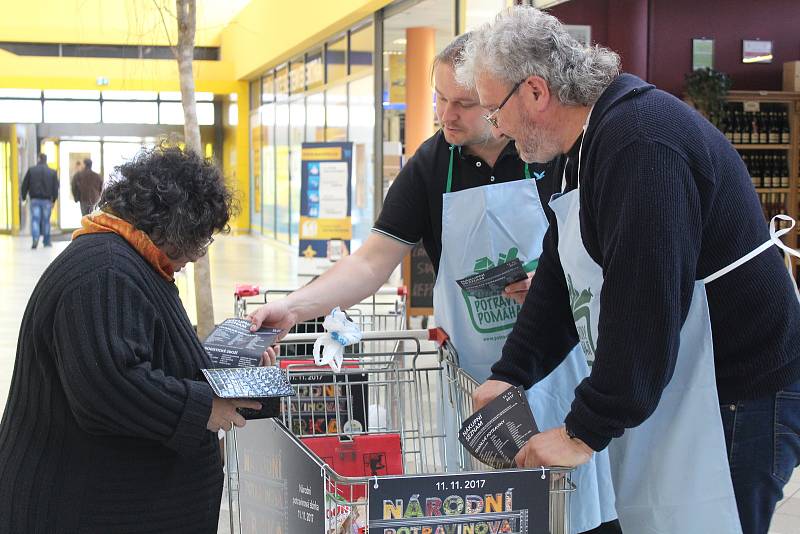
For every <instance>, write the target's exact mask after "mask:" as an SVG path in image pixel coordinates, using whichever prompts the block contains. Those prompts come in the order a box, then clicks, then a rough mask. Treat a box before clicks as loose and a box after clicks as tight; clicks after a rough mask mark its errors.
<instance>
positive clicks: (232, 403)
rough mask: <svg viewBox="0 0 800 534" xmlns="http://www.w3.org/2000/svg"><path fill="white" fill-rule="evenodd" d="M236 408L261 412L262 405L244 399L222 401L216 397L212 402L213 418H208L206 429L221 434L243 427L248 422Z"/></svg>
mask: <svg viewBox="0 0 800 534" xmlns="http://www.w3.org/2000/svg"><path fill="white" fill-rule="evenodd" d="M236 408H251V409H253V410H260V409H261V403H260V402H256V401H251V400H244V399H220V398H219V397H214V400H213V401H211V417H209V418H208V424H207V425H206V428H207V429H209V430H210V431H211V432H219V431H220V430H224V431H225V432H228V431H229V430H231V429H232V428H233V427H234V426H237V427H239V428H241V427H243V426H244V425H245V423H246V421H245V420H244V417H242V414H240V413H239V412H237V411H236Z"/></svg>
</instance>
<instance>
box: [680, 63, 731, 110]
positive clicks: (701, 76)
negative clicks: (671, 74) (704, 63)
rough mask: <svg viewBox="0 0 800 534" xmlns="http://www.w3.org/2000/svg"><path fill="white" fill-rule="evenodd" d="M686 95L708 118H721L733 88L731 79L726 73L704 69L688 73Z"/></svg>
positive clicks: (685, 78)
mask: <svg viewBox="0 0 800 534" xmlns="http://www.w3.org/2000/svg"><path fill="white" fill-rule="evenodd" d="M684 80H685V81H686V94H687V95H688V96H689V98H690V99H691V100H692V103H693V104H694V106H695V107H696V108H697V110H698V111H700V112H701V113H702V114H703V115H705V116H706V117H710V116H711V115H712V114H713V115H715V116H717V117H718V116H719V115H720V113H721V112H722V111H723V108H724V105H725V97H726V96H727V95H728V90H729V89H730V88H731V79H730V78H729V77H728V75H727V74H725V73H724V72H719V71H716V70H714V69H709V68H707V67H706V68H703V69H697V70H695V71H692V72H690V73H688V74H687V75H686V76H685V77H684Z"/></svg>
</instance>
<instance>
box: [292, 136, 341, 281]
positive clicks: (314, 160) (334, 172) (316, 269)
mask: <svg viewBox="0 0 800 534" xmlns="http://www.w3.org/2000/svg"><path fill="white" fill-rule="evenodd" d="M352 161H353V143H303V148H302V175H301V184H300V240H299V249H298V252H299V255H300V258H301V259H300V264H299V272H300V274H304V275H309V274H310V275H315V274H321V273H323V272H324V271H325V270H326V269H328V268H329V267H330V266H331V264H332V263H333V262H335V261H337V260H340V259H342V258H343V257H345V256H347V255H349V254H350V239H351V238H352V235H353V226H352V222H351V210H352V198H351V176H352Z"/></svg>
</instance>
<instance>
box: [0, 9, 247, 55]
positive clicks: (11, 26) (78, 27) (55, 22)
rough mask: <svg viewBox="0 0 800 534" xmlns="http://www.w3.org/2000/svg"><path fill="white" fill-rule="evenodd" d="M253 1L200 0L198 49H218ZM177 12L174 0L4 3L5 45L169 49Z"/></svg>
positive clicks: (0, 25)
mask: <svg viewBox="0 0 800 534" xmlns="http://www.w3.org/2000/svg"><path fill="white" fill-rule="evenodd" d="M248 1H249V0H198V2H197V4H198V5H197V35H196V38H195V44H197V45H198V46H217V45H218V44H219V34H220V33H221V31H222V29H223V28H224V26H225V25H226V24H227V23H228V21H229V20H230V19H231V18H232V17H233V16H234V15H235V14H236V13H238V12H239V10H241V8H242V7H243V6H244V5H246V4H247V3H248ZM159 8H161V11H159ZM173 13H175V1H174V0H28V1H17V2H11V1H8V2H3V16H2V17H0V40H4V41H19V42H37V43H40V42H45V43H96V44H125V45H138V44H150V45H167V44H170V43H175V41H176V40H177V22H176V20H175V17H174V15H172V14H173ZM162 14H163V20H162ZM165 26H166V28H167V29H168V30H169V37H167V35H166V30H165Z"/></svg>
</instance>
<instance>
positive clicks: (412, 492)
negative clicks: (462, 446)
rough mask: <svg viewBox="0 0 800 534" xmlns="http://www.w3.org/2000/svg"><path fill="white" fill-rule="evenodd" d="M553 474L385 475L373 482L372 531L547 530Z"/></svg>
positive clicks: (525, 533)
mask: <svg viewBox="0 0 800 534" xmlns="http://www.w3.org/2000/svg"><path fill="white" fill-rule="evenodd" d="M549 478H550V477H549V473H547V472H546V473H545V478H544V479H543V478H542V472H541V471H534V470H524V471H523V470H514V471H494V472H486V473H467V474H463V475H436V476H416V477H396V478H381V479H378V480H377V487H375V484H373V483H370V484H369V532H370V534H422V533H429V534H438V533H449V532H455V533H462V532H485V533H487V534H488V533H501V532H502V533H515V534H517V533H519V534H547V533H549V532H550V506H549V501H548V499H549V492H548V480H549Z"/></svg>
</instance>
